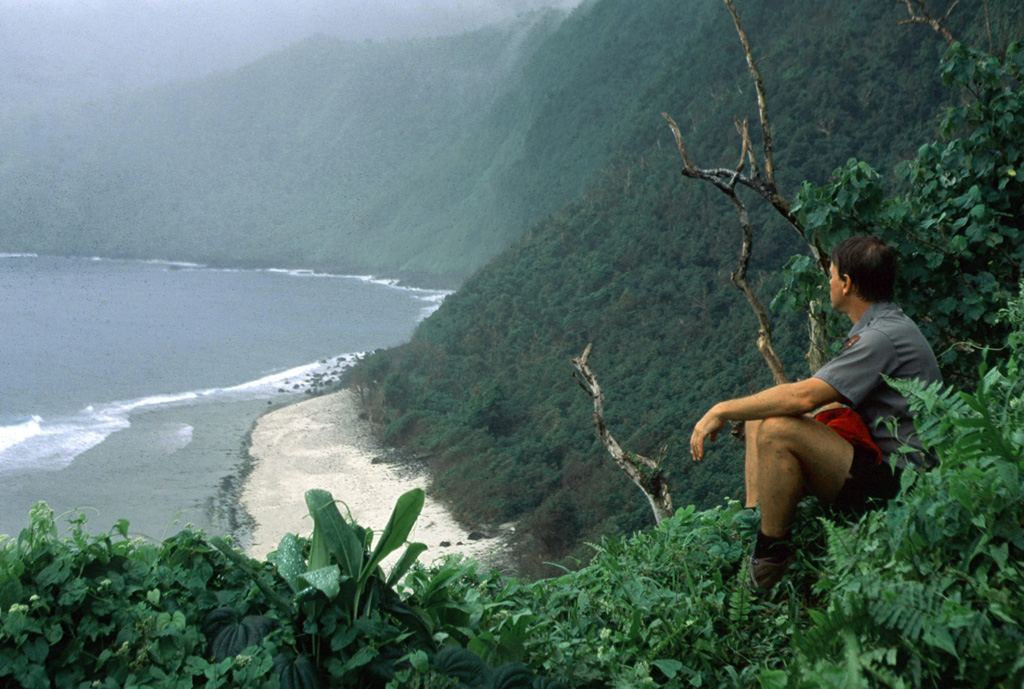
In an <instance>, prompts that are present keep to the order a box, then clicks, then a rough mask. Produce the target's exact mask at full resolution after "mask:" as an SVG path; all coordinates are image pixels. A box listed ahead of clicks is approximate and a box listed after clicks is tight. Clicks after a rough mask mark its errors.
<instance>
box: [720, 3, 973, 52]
mask: <svg viewBox="0 0 1024 689" xmlns="http://www.w3.org/2000/svg"><path fill="white" fill-rule="evenodd" d="M726 1H727V2H729V1H730V0H726ZM893 2H895V3H896V4H897V5H903V6H904V7H906V8H907V16H908V17H909V19H905V20H904V21H901V22H900V25H901V26H903V25H905V24H925V25H927V26H930V27H931V28H932V29H933V30H935V31H936V32H937V33H938V34H939V35H940V36H942V38H943V40H945V41H946V43H948V44H949V45H953V44H954V43H956V38H954V37H953V34H951V33H950V32H949V30H948V29H946V27H945V26H943V22H947V21H949V17H950V15H952V14H953V10H955V9H956V6H957V5H959V4H960V0H953V2H952V3H950V5H949V8H948V9H947V10H946V14H944V15H943V16H942V18H940V19H936V18H935V17H933V16H932V15H931V13H930V12H929V11H928V7H927V5H926V4H925V2H924V0H893ZM985 9H986V12H987V10H988V6H987V4H986V8H985Z"/></svg>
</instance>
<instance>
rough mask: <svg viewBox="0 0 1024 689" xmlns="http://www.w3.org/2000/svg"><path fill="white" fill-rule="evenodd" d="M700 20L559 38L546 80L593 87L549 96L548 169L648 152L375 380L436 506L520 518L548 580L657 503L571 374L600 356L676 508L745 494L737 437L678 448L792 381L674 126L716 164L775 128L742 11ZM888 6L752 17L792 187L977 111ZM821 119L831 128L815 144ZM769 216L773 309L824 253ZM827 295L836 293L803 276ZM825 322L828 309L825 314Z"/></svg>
mask: <svg viewBox="0 0 1024 689" xmlns="http://www.w3.org/2000/svg"><path fill="white" fill-rule="evenodd" d="M693 9H694V7H693V5H692V4H690V3H681V2H675V1H662V0H656V1H654V2H649V3H648V2H645V3H643V7H642V8H640V7H638V6H636V4H635V3H633V4H630V3H614V2H599V3H595V4H594V5H593V7H592V8H589V9H586V8H585V11H580V12H579V13H578V14H574V15H573V16H572V17H570V19H568V20H566V21H565V22H564V23H563V24H562V26H561V28H560V29H559V32H558V36H559V37H561V38H563V39H564V45H561V46H556V45H555V44H547V43H546V44H545V45H544V46H542V47H541V48H540V49H539V50H538V52H537V54H536V57H535V62H534V63H531V65H529V66H528V72H530V73H531V74H532V73H533V72H532V70H533V69H534V68H535V67H538V68H539V67H540V66H543V67H544V68H545V70H546V72H547V73H549V74H550V75H559V74H565V75H566V77H567V78H568V77H571V78H572V79H573V81H572V84H571V86H570V85H566V86H563V87H562V89H561V90H558V89H554V90H553V92H552V95H551V96H550V97H551V98H552V99H554V100H555V101H556V102H557V103H559V104H560V105H561V106H563V107H560V109H559V110H558V112H557V113H555V112H552V113H551V114H550V116H548V115H545V117H544V119H543V123H544V125H545V127H550V129H549V130H547V131H540V130H538V129H533V130H531V132H530V134H531V138H528V145H529V146H530V148H531V158H530V159H529V160H530V162H531V164H534V163H535V164H536V166H537V169H538V170H550V168H546V167H544V166H545V165H547V164H550V165H554V163H544V162H543V159H542V158H541V155H542V153H543V152H544V151H545V150H558V151H565V150H570V149H571V150H572V151H574V152H576V151H579V152H580V156H581V157H583V153H582V149H583V146H584V142H582V141H578V140H577V139H576V138H575V136H576V134H575V132H578V131H587V132H595V133H600V135H601V136H602V137H604V139H603V140H604V141H608V142H612V141H619V142H624V143H622V144H621V150H626V151H629V153H628V154H621V153H620V154H618V155H615V156H614V157H613V158H611V160H610V161H609V159H608V158H604V159H603V160H604V163H603V164H604V168H603V170H602V173H601V176H600V178H599V179H598V180H597V181H595V182H592V183H591V184H589V186H587V187H586V188H585V190H584V192H583V194H582V196H580V197H579V198H578V199H577V200H576V202H575V203H572V204H571V205H568V206H565V207H563V208H562V209H561V210H559V211H558V212H557V213H555V214H553V215H551V216H550V217H548V218H545V219H544V220H542V221H540V222H537V223H536V224H534V225H533V226H532V227H531V228H530V230H529V232H528V233H527V234H526V236H524V237H523V238H522V239H521V240H519V241H518V242H516V243H515V244H514V245H513V246H512V247H511V248H510V249H509V250H508V251H506V252H504V253H502V254H501V255H500V256H499V257H497V258H496V259H495V260H494V261H492V262H491V263H490V264H488V265H487V266H486V267H485V268H484V269H482V270H480V271H479V272H477V273H476V274H474V275H473V276H472V277H471V278H469V279H467V280H466V281H465V283H464V284H463V285H462V286H461V288H460V289H459V290H458V292H456V293H455V294H453V295H451V296H450V297H448V298H447V299H446V302H445V303H444V304H443V306H442V307H441V309H439V310H438V311H437V312H436V313H435V314H434V315H433V316H431V317H430V318H429V319H427V320H426V321H425V322H424V323H423V324H421V326H420V327H419V329H418V330H417V333H416V334H415V336H414V338H413V340H412V341H411V342H410V343H408V344H407V345H405V346H402V347H399V348H395V349H392V350H388V351H385V352H378V353H375V354H374V355H372V356H371V357H369V358H368V360H367V361H366V362H365V363H364V364H363V365H362V366H361V367H360V369H361V370H357V371H356V372H355V374H354V378H355V380H356V382H357V384H358V385H359V386H361V389H363V390H364V391H366V394H365V395H364V398H365V399H367V400H368V401H372V402H373V404H371V405H369V406H370V407H371V408H369V409H368V414H369V415H370V416H371V418H373V419H375V420H376V421H377V422H378V423H379V426H380V431H381V437H382V438H384V439H386V440H387V441H388V442H392V443H395V444H398V445H400V446H403V447H405V448H408V449H409V450H411V451H414V452H418V453H421V454H422V456H424V457H427V458H429V460H428V461H429V464H430V469H431V472H432V474H433V476H434V479H435V480H434V488H435V489H436V490H437V491H438V493H439V494H440V495H441V496H443V497H445V498H447V499H448V500H449V501H450V502H451V503H453V504H454V506H455V509H456V511H457V513H458V514H459V516H461V517H463V518H465V519H466V520H467V521H470V522H484V523H499V524H500V523H504V522H508V521H511V520H516V521H518V522H519V527H520V528H519V529H518V530H517V533H518V534H519V535H518V537H517V541H516V543H515V548H516V553H517V554H518V556H519V559H518V562H517V565H518V568H519V571H521V572H524V573H527V574H529V575H543V576H549V575H551V574H552V573H554V572H555V571H556V570H555V569H554V568H552V567H551V566H550V565H548V564H547V563H549V562H557V563H559V564H561V565H568V566H575V565H573V563H574V562H579V561H580V560H582V559H584V558H587V557H588V556H589V551H588V550H587V548H586V546H585V545H584V544H585V543H586V542H587V541H599V540H600V539H601V537H602V536H605V535H609V536H615V535H622V534H628V533H631V532H633V531H635V530H637V529H641V528H645V527H647V526H650V524H651V522H652V519H651V516H650V510H649V509H648V506H647V503H646V501H645V500H644V497H643V495H642V494H641V493H640V492H639V491H637V490H636V488H635V487H634V486H633V485H632V484H630V483H629V482H628V481H626V480H624V478H623V476H622V474H621V472H619V471H618V469H617V468H616V467H615V466H614V465H613V464H612V463H611V462H610V461H609V460H608V458H607V453H606V451H605V450H604V448H603V447H602V446H601V445H600V443H599V442H598V441H597V440H596V438H595V437H594V433H593V430H592V426H591V414H592V405H591V404H590V402H589V400H588V399H587V398H586V397H585V395H583V394H582V393H581V392H580V391H579V390H578V389H577V387H576V386H575V385H574V383H573V381H572V380H571V378H570V375H571V370H572V369H571V366H570V365H569V363H568V362H569V360H570V359H571V358H573V357H576V356H579V355H580V354H581V353H582V351H583V349H584V348H585V347H586V346H587V344H588V343H590V342H593V343H594V349H593V355H592V357H591V364H592V366H593V370H594V372H595V374H596V375H597V376H598V379H599V380H600V382H601V385H602V387H603V388H604V390H605V391H606V400H605V409H606V414H607V417H608V419H607V420H608V422H609V426H610V428H611V430H612V432H613V433H614V435H615V437H616V439H617V440H618V441H619V443H620V445H622V446H623V447H624V448H626V449H627V450H628V451H630V452H635V453H637V454H642V455H645V456H658V455H663V456H664V458H665V461H664V466H665V468H666V471H667V472H668V475H669V484H670V485H671V486H672V489H673V498H674V500H675V503H676V504H690V503H693V504H695V505H697V506H698V507H701V508H708V507H711V506H713V505H717V504H719V503H720V502H721V500H722V498H723V497H724V496H737V495H739V494H740V491H741V490H742V477H741V466H742V465H741V463H740V461H739V456H740V453H741V447H740V444H739V443H736V442H734V441H732V440H730V439H722V440H720V441H719V442H718V443H716V444H715V445H714V446H712V450H713V452H714V453H715V456H714V457H713V459H712V461H710V462H703V463H701V464H694V463H693V462H692V461H690V460H689V459H688V456H687V453H686V452H685V451H683V452H680V450H685V448H687V447H688V444H689V443H688V439H689V433H690V429H691V428H692V424H693V423H694V422H695V421H696V420H697V419H698V418H699V417H700V415H701V414H702V413H703V412H704V411H705V410H706V408H707V406H709V405H710V403H712V402H713V401H715V400H719V399H724V398H729V397H735V396H739V395H743V394H749V393H751V392H754V391H756V390H757V389H760V388H763V387H765V386H767V385H769V384H770V383H771V378H770V376H769V374H768V371H767V369H766V367H765V366H764V363H763V360H762V358H761V357H760V354H759V353H758V351H757V350H756V348H755V345H754V341H755V339H756V332H757V325H756V322H755V321H754V319H753V317H752V314H751V313H750V310H749V308H748V306H747V304H746V302H745V301H744V300H743V298H742V296H741V295H740V294H739V293H738V292H737V291H736V290H735V289H734V288H733V287H732V285H731V284H730V282H729V271H730V270H731V269H732V268H734V267H735V265H736V258H737V255H738V251H739V245H740V237H739V231H738V228H737V227H736V223H735V216H734V211H733V209H732V207H731V206H730V205H729V204H728V203H727V202H725V201H724V200H723V199H721V198H720V195H718V194H717V192H715V191H714V190H713V189H707V188H704V187H701V186H700V185H695V184H692V183H688V182H681V181H679V174H678V173H679V166H680V160H679V155H678V152H677V151H676V149H675V145H674V142H673V140H672V137H671V134H670V132H669V131H668V130H667V128H666V127H665V125H664V120H663V119H662V118H661V117H660V114H659V113H660V112H661V111H663V110H664V111H668V112H671V113H672V114H673V115H674V116H675V117H676V119H677V121H680V122H683V123H684V132H683V133H684V135H685V136H686V138H687V141H688V142H689V144H690V149H691V150H690V152H691V154H692V155H693V157H694V159H695V160H697V161H698V162H699V163H700V164H702V165H708V166H713V165H734V164H735V161H736V159H737V156H738V155H739V153H740V151H739V147H738V137H737V136H736V133H735V130H734V128H733V126H732V124H731V123H732V121H733V118H734V117H735V116H737V115H741V116H742V115H747V114H749V115H751V116H752V117H756V109H755V107H756V99H755V98H754V97H753V94H752V93H751V90H750V83H749V80H750V77H749V72H748V70H747V66H746V64H745V61H744V60H743V55H742V51H741V50H740V48H739V46H738V45H737V43H736V37H735V29H734V28H733V27H732V25H731V22H730V19H729V17H728V12H726V11H725V8H724V7H721V6H719V5H715V4H714V3H712V4H711V5H707V6H703V5H702V6H701V13H700V14H699V15H698V16H697V17H695V18H691V16H690V14H691V12H692V11H693ZM891 9H892V8H888V7H885V6H884V5H879V4H876V3H868V4H864V3H860V4H858V5H856V7H854V6H851V5H849V3H840V2H822V3H803V2H794V3H783V5H781V6H779V7H775V6H771V7H769V6H767V5H765V4H764V3H751V4H749V6H744V7H741V11H742V12H743V15H744V19H745V24H746V25H747V26H748V28H749V29H750V32H751V40H752V41H754V45H755V51H756V53H757V54H758V55H759V56H762V55H763V56H764V57H763V59H761V65H762V71H763V74H764V77H765V79H766V81H767V83H768V84H769V89H770V92H769V97H770V99H771V106H772V113H773V122H774V123H775V127H776V139H775V142H776V144H777V154H778V156H777V163H778V165H779V169H780V175H781V177H780V179H781V180H783V181H785V180H791V183H792V184H794V185H795V184H797V183H798V180H801V179H812V180H814V179H825V178H827V175H828V173H829V171H830V170H832V169H834V167H835V163H836V160H837V159H839V160H842V159H845V158H848V157H850V156H857V157H871V158H872V159H875V160H879V161H885V164H886V165H887V166H889V165H895V164H896V162H897V161H898V160H899V159H901V158H906V157H909V156H911V155H913V153H914V151H915V150H916V147H917V142H919V141H922V140H924V137H926V136H931V135H932V132H933V131H934V117H935V112H936V111H937V110H938V109H939V107H941V105H942V103H944V102H945V99H949V98H951V97H956V95H957V94H955V93H953V92H951V91H948V90H944V89H943V87H942V84H941V78H940V75H939V74H938V73H937V71H936V69H935V65H936V63H937V62H938V60H939V58H940V56H941V52H942V45H941V42H939V41H937V40H936V39H935V38H934V37H933V36H931V35H929V34H927V33H924V32H922V33H916V34H908V33H907V31H906V28H905V27H899V26H897V24H896V21H897V18H896V17H894V16H893V13H892V11H891ZM703 12H706V14H703ZM626 26H628V27H630V30H629V31H625V30H624V29H623V27H626ZM809 26H814V27H817V28H816V29H815V30H814V31H808V30H807V27H809ZM823 27H824V28H823ZM634 28H635V30H636V31H637V32H639V31H641V29H642V30H643V32H644V36H645V38H644V39H643V41H642V44H638V43H637V38H636V36H635V35H634V34H633V31H634ZM693 31H697V33H692V32H693ZM837 46H838V47H837ZM570 48H571V49H572V54H571V55H567V54H566V53H567V52H569V51H570ZM563 49H564V50H563ZM648 52H650V53H652V54H653V55H655V56H656V57H652V56H650V55H648ZM556 56H557V57H559V58H560V59H556ZM598 66H600V67H601V69H600V70H598V69H597V67H598ZM592 70H595V71H592ZM538 78H539V77H538ZM550 78H554V76H552V77H550ZM613 89H614V90H615V92H616V94H617V95H615V96H610V95H608V91H609V90H613ZM709 94H710V95H709ZM911 94H913V95H912V96H911ZM600 96H603V101H602V102H601V103H597V102H595V101H596V100H597V99H598V98H599V97H600ZM541 102H545V101H541ZM823 102H824V103H826V104H827V106H828V109H829V112H830V113H832V114H833V115H835V117H836V123H835V127H834V128H831V129H830V128H829V127H819V126H818V125H819V124H820V123H821V117H822V114H821V108H822V104H823ZM613 103H621V104H622V107H623V108H625V109H626V111H625V114H622V112H621V111H616V110H613V107H615V106H613ZM584 111H586V113H587V115H584V114H583V112H584ZM544 112H545V113H547V112H548V111H547V110H546V109H545V110H544ZM591 113H593V114H592V117H591ZM615 113H618V114H615ZM829 117H830V118H831V117H832V115H829ZM823 129H824V130H826V131H823ZM567 130H571V131H567ZM827 132H831V133H827ZM533 136H536V137H538V138H537V141H542V142H544V143H545V146H543V147H535V146H536V144H535V142H534V139H533V138H532V137H533ZM609 145H610V146H611V145H612V144H609ZM616 145H618V144H616ZM613 150H615V149H613ZM837 156H841V157H839V158H837ZM585 159H587V160H590V158H589V156H588V157H586V158H585ZM575 162H576V161H575V160H573V159H571V160H567V161H563V163H561V164H564V165H572V164H575ZM522 173H523V176H522V180H523V181H522V182H520V181H514V183H516V184H519V183H522V184H525V183H527V182H528V183H529V184H531V185H532V188H533V190H534V191H535V193H537V194H542V193H544V190H547V189H548V187H549V185H553V184H555V182H554V181H552V180H550V179H540V178H539V177H538V176H537V175H536V174H535V172H534V171H532V170H529V169H523V170H522ZM580 174H581V175H582V174H583V173H582V172H581V173H580ZM856 181H857V180H854V182H856ZM511 183H513V181H510V184H511ZM851 193H852V192H851ZM751 206H752V209H753V211H754V217H753V220H754V222H755V224H756V226H757V228H758V234H757V239H756V244H755V250H754V256H755V259H754V262H753V264H752V266H751V271H750V278H751V283H752V284H753V285H754V286H755V288H756V290H757V292H758V294H759V295H760V296H761V298H762V300H767V299H768V298H769V296H768V295H771V294H773V293H775V292H777V291H778V289H779V287H780V286H782V285H781V281H782V279H781V278H780V277H779V276H778V275H777V274H776V271H777V270H778V267H779V266H781V265H782V264H783V263H785V261H786V260H787V258H788V257H790V256H792V255H793V254H794V253H796V252H797V251H799V250H801V249H802V248H803V247H802V244H801V242H800V240H799V238H798V237H797V236H796V234H795V233H794V232H793V231H792V230H791V229H790V228H788V227H783V226H781V225H780V224H779V223H778V222H777V221H776V220H775V219H774V218H772V217H769V216H768V215H767V214H766V213H764V212H763V211H759V210H758V209H757V208H753V206H754V204H751ZM808 279H809V280H812V281H816V280H818V278H817V277H816V276H814V275H813V274H804V276H803V277H800V278H799V280H803V281H805V282H806V281H807V280H808ZM815 284H818V283H815ZM819 304H823V308H825V309H826V310H828V302H827V300H823V301H821V302H819ZM804 327H805V326H804V323H803V322H802V320H801V319H798V318H796V317H794V316H791V315H790V314H788V313H783V314H781V315H780V316H779V317H778V318H777V322H776V323H775V331H774V337H775V342H776V346H777V349H778V350H779V352H780V355H781V357H782V358H783V361H784V363H785V364H786V368H787V371H788V372H789V373H790V375H791V376H794V377H796V376H799V375H801V372H802V371H806V366H805V364H804V362H803V360H802V356H803V354H804V352H805V351H806V348H807V346H806V333H805V329H804ZM840 329H841V326H840V325H839V323H838V319H836V320H835V325H834V330H835V331H837V332H838V331H839V330H840Z"/></svg>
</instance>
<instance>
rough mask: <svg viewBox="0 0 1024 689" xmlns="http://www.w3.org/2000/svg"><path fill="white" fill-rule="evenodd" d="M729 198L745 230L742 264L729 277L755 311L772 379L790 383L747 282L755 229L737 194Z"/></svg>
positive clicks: (761, 307)
mask: <svg viewBox="0 0 1024 689" xmlns="http://www.w3.org/2000/svg"><path fill="white" fill-rule="evenodd" d="M727 196H728V197H729V200H730V201H732V202H733V205H735V206H736V213H737V214H738V215H739V221H740V227H741V228H742V230H743V246H742V248H741V249H740V264H739V267H738V268H736V270H734V271H733V272H732V273H731V274H730V276H729V277H730V278H731V279H732V284H734V285H736V287H738V288H739V290H740V291H741V292H743V296H745V297H746V298H747V303H749V304H750V308H751V309H753V310H754V315H755V316H757V324H758V334H757V349H758V350H759V351H760V352H761V356H763V357H764V360H765V362H766V363H767V364H768V368H770V369H771V372H772V378H773V379H774V380H775V382H776V384H778V383H788V382H789V377H788V376H786V371H785V367H783V365H782V361H781V360H780V359H779V356H778V354H776V353H775V346H774V344H773V343H772V324H771V319H769V318H768V311H767V310H765V308H764V305H763V304H762V303H761V300H760V299H758V298H757V294H756V293H755V292H754V289H753V288H752V287H751V286H750V283H749V282H748V281H747V268H748V266H749V265H750V254H751V247H752V245H753V242H754V228H753V226H752V225H751V224H750V213H749V212H748V211H747V207H746V205H745V204H744V203H743V201H742V200H741V199H740V197H739V196H737V195H736V193H735V192H730V193H728V194H727Z"/></svg>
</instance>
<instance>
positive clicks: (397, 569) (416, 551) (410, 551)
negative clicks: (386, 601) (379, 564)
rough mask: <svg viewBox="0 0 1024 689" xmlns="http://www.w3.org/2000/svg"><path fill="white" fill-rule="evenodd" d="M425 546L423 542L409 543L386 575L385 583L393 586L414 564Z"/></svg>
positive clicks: (424, 549)
mask: <svg viewBox="0 0 1024 689" xmlns="http://www.w3.org/2000/svg"><path fill="white" fill-rule="evenodd" d="M426 549H427V546H426V545H424V544H423V543H410V544H409V547H408V548H406V549H405V552H404V553H402V557H401V558H399V560H398V562H397V563H396V564H395V566H394V567H393V568H392V570H391V573H390V574H389V575H388V581H387V585H388V586H389V587H390V586H394V585H395V584H397V583H398V582H399V581H401V579H402V577H404V576H405V574H406V572H408V571H409V568H410V567H412V566H413V564H415V562H416V560H417V558H419V556H420V555H422V554H423V552H424V551H426Z"/></svg>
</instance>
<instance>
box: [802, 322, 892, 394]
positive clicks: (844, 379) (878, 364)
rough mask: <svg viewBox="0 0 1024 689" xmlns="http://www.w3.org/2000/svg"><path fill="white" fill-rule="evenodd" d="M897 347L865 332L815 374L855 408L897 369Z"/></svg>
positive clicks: (874, 333) (871, 333) (880, 334)
mask: <svg viewBox="0 0 1024 689" xmlns="http://www.w3.org/2000/svg"><path fill="white" fill-rule="evenodd" d="M896 363H897V357H896V348H895V346H893V343H892V340H890V339H889V338H888V337H887V336H886V335H885V334H883V333H881V332H879V331H877V330H865V331H863V332H862V333H861V334H860V335H859V336H857V337H855V338H853V339H852V341H851V342H850V343H849V344H848V345H847V346H846V348H845V349H844V350H843V351H841V352H840V353H839V355H838V356H836V358H834V359H832V361H830V362H828V363H827V364H825V365H824V366H822V367H821V368H820V369H818V372H817V373H815V374H814V377H815V378H818V379H820V380H823V381H825V382H826V383H828V384H829V385H831V386H832V387H833V388H835V390H836V392H838V393H839V394H840V395H842V396H843V397H844V398H845V399H846V401H847V402H849V403H850V404H851V405H852V406H854V407H856V406H857V405H859V404H860V403H861V402H862V401H863V400H864V398H865V397H867V396H868V394H869V393H870V392H871V391H872V390H873V389H875V387H877V386H878V385H882V384H883V382H882V374H883V373H891V372H892V371H893V370H894V369H895V368H896Z"/></svg>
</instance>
